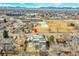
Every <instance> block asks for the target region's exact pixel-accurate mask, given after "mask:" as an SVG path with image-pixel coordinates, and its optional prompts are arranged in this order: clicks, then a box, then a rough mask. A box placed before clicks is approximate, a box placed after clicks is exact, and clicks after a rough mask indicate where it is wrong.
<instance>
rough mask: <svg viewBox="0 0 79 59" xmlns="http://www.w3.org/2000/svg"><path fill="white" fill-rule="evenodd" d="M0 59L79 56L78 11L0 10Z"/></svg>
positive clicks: (53, 8) (15, 8) (51, 8)
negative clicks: (10, 57)
mask: <svg viewBox="0 0 79 59" xmlns="http://www.w3.org/2000/svg"><path fill="white" fill-rule="evenodd" d="M0 55H1V56H79V8H78V7H77V8H72V7H62V8H61V7H39V8H26V7H11V6H8V7H4V6H0Z"/></svg>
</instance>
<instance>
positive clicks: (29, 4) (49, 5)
mask: <svg viewBox="0 0 79 59" xmlns="http://www.w3.org/2000/svg"><path fill="white" fill-rule="evenodd" d="M0 6H9V7H27V8H39V7H72V8H77V7H79V3H0Z"/></svg>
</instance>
